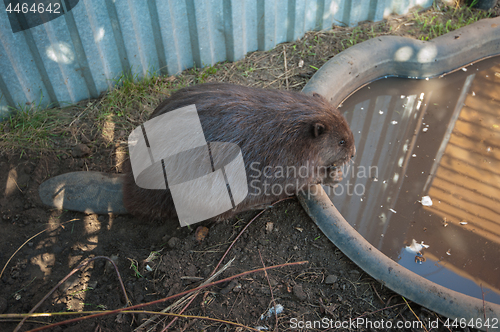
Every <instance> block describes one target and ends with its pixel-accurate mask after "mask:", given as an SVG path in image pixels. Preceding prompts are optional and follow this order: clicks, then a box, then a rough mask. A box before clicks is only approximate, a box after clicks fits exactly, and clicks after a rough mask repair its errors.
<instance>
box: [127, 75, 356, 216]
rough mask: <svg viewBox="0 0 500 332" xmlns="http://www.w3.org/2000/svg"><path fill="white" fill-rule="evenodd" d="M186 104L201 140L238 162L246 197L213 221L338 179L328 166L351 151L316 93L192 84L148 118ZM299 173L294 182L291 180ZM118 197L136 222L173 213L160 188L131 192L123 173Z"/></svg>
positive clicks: (344, 131) (343, 127)
mask: <svg viewBox="0 0 500 332" xmlns="http://www.w3.org/2000/svg"><path fill="white" fill-rule="evenodd" d="M192 104H194V105H196V109H197V111H198V115H199V117H200V121H201V125H202V128H203V132H204V134H205V139H206V141H207V142H231V143H235V144H237V145H238V146H239V147H240V149H241V151H242V155H243V160H244V162H245V169H246V172H247V179H248V180H249V187H248V191H249V193H248V196H247V197H246V198H245V199H244V201H243V202H241V203H240V204H239V205H237V206H236V208H235V209H233V210H230V211H228V212H226V213H224V214H222V215H220V216H218V218H219V219H220V218H227V217H230V216H232V215H234V214H236V213H238V212H241V211H245V210H248V209H250V208H252V207H254V206H260V205H266V204H270V203H272V202H274V201H277V200H279V199H281V198H284V197H286V196H289V195H294V194H296V193H297V192H298V190H299V189H301V188H303V187H304V186H307V185H310V184H317V183H333V182H335V181H336V180H338V174H337V173H336V172H335V169H334V168H335V167H336V166H340V165H342V164H344V163H346V162H348V161H349V160H350V159H351V158H352V156H353V155H354V153H355V147H354V138H353V135H352V132H351V130H350V129H349V126H348V124H347V122H346V120H345V119H344V117H343V116H342V115H341V114H340V113H339V112H338V111H337V110H336V109H335V107H333V106H331V105H330V104H329V103H328V102H327V101H326V100H325V99H324V98H323V97H321V96H319V95H318V94H314V95H313V96H310V95H306V94H303V93H300V92H288V91H278V90H266V89H257V88H251V87H246V86H240V85H233V84H225V83H209V84H200V85H195V86H192V87H187V88H183V89H180V90H178V91H177V92H175V93H173V94H172V96H171V97H170V98H167V99H165V100H164V101H163V102H162V103H161V104H160V105H159V106H158V107H157V108H156V110H155V111H154V112H153V114H152V115H151V118H154V117H156V116H158V115H161V114H164V113H166V112H169V111H172V110H175V109H178V108H181V107H184V106H188V105H192ZM266 166H268V168H266V170H267V173H266V174H264V172H263V170H264V167H266ZM290 166H291V167H292V168H295V169H296V170H297V172H296V174H295V175H294V174H293V173H292V172H288V174H287V167H290ZM129 167H130V166H129ZM300 167H302V172H301V173H300V174H301V176H299V174H297V173H299V172H298V170H299V169H300ZM280 169H281V170H282V171H281V173H280ZM288 170H291V168H288ZM259 173H260V174H259ZM273 185H274V186H275V188H276V186H278V187H280V186H281V188H287V192H285V191H284V190H282V192H281V193H280V192H278V191H277V190H274V192H271V189H270V188H272V186H273ZM266 188H267V190H266ZM264 190H266V191H264ZM123 198H124V203H125V207H126V208H127V210H128V211H129V212H130V213H132V214H133V215H135V216H137V217H141V218H147V219H162V218H171V217H175V216H176V215H177V214H176V212H175V207H174V204H173V200H172V196H171V194H170V191H169V190H168V189H167V190H148V189H142V188H139V187H138V186H137V185H136V184H135V181H134V178H133V175H132V173H131V172H130V170H129V172H128V174H127V176H126V178H125V181H124V187H123Z"/></svg>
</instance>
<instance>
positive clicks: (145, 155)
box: [128, 105, 248, 226]
mask: <svg viewBox="0 0 500 332" xmlns="http://www.w3.org/2000/svg"><path fill="white" fill-rule="evenodd" d="M128 147H129V152H130V161H131V164H132V173H133V175H134V179H135V182H136V184H137V185H138V186H139V187H141V188H145V189H167V188H168V189H170V191H171V194H172V198H173V201H174V205H175V210H176V212H177V215H178V217H179V222H180V224H181V226H187V225H191V224H194V223H197V222H199V221H203V220H206V219H209V218H212V217H215V216H217V215H219V214H221V213H224V212H226V211H228V210H230V209H233V208H234V207H235V206H236V205H238V204H239V203H241V202H242V201H243V200H244V199H245V197H246V196H247V194H248V184H247V177H246V171H245V164H244V162H243V156H242V154H241V150H240V148H239V147H238V146H237V145H236V144H233V143H228V142H207V141H206V140H205V135H204V133H203V129H202V127H201V122H200V118H199V116H198V112H197V110H196V106H195V105H189V106H186V107H182V108H179V109H176V110H173V111H170V112H167V113H165V114H162V115H160V116H157V117H155V118H153V119H151V120H149V121H147V122H145V123H144V124H143V125H141V126H139V127H137V128H135V129H134V131H132V133H131V134H130V136H129V138H128Z"/></svg>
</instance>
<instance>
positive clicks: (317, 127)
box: [311, 122, 325, 137]
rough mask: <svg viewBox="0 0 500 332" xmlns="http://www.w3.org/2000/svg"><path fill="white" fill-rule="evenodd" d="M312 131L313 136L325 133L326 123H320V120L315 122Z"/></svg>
mask: <svg viewBox="0 0 500 332" xmlns="http://www.w3.org/2000/svg"><path fill="white" fill-rule="evenodd" d="M311 132H312V135H313V137H318V136H321V135H323V133H324V132H325V125H323V124H322V123H319V122H317V123H313V125H312V128H311Z"/></svg>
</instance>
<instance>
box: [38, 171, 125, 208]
mask: <svg viewBox="0 0 500 332" xmlns="http://www.w3.org/2000/svg"><path fill="white" fill-rule="evenodd" d="M124 177H125V175H123V174H106V173H99V172H72V173H66V174H61V175H59V176H56V177H53V178H51V179H49V180H47V181H45V182H43V183H42V184H41V185H40V187H39V188H38V194H39V195H40V198H41V200H42V202H43V203H44V204H46V205H49V206H53V207H55V208H58V209H65V210H71V211H80V212H86V213H97V214H106V213H115V214H125V213H128V212H127V209H125V205H124V204H123V179H124Z"/></svg>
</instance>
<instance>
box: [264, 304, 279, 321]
mask: <svg viewBox="0 0 500 332" xmlns="http://www.w3.org/2000/svg"><path fill="white" fill-rule="evenodd" d="M284 309H285V308H284V307H283V306H282V305H281V304H277V305H276V306H275V307H272V308H269V310H268V311H267V313H266V314H265V315H264V314H262V315H260V320H263V319H264V318H266V319H267V318H269V317H271V316H273V315H274V312H276V315H279V314H281V313H282V312H283V310H284Z"/></svg>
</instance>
